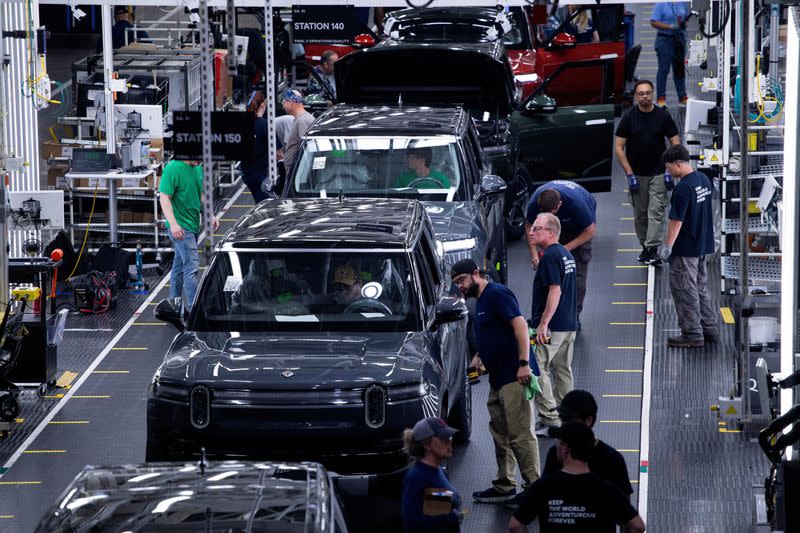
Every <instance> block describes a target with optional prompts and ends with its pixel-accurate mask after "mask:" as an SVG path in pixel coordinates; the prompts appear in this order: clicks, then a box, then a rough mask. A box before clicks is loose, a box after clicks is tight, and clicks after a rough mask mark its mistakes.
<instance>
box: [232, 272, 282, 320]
mask: <svg viewBox="0 0 800 533" xmlns="http://www.w3.org/2000/svg"><path fill="white" fill-rule="evenodd" d="M271 293H272V285H271V276H270V269H269V264H268V262H267V261H259V260H258V259H257V258H253V259H252V260H251V261H250V265H249V266H248V269H247V274H246V275H245V276H244V278H243V279H242V284H241V285H239V287H238V288H237V289H236V291H235V292H234V293H233V295H232V296H231V313H232V314H241V313H258V312H260V311H263V310H265V309H267V308H268V307H269V303H270V300H271Z"/></svg>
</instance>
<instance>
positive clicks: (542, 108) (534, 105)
mask: <svg viewBox="0 0 800 533" xmlns="http://www.w3.org/2000/svg"><path fill="white" fill-rule="evenodd" d="M525 111H526V112H527V113H530V114H537V115H538V114H545V113H555V112H556V111H558V104H557V103H556V100H555V98H553V97H552V96H548V95H546V94H537V95H536V96H534V97H533V98H531V99H530V100H528V101H527V102H526V103H525Z"/></svg>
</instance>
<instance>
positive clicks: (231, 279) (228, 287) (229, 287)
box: [222, 276, 242, 292]
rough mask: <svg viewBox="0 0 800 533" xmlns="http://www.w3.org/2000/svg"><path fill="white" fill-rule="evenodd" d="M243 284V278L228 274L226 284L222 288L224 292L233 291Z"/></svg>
mask: <svg viewBox="0 0 800 533" xmlns="http://www.w3.org/2000/svg"><path fill="white" fill-rule="evenodd" d="M241 284H242V279H241V278H238V277H236V276H228V277H227V278H225V286H224V287H223V288H222V290H223V291H224V292H233V291H235V290H236V289H238V288H239V286H240V285H241Z"/></svg>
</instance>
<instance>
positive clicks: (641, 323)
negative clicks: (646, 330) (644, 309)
mask: <svg viewBox="0 0 800 533" xmlns="http://www.w3.org/2000/svg"><path fill="white" fill-rule="evenodd" d="M608 325H609V326H644V322H609V323H608Z"/></svg>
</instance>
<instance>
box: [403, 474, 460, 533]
mask: <svg viewBox="0 0 800 533" xmlns="http://www.w3.org/2000/svg"><path fill="white" fill-rule="evenodd" d="M425 489H444V490H449V491H452V492H453V511H451V512H450V513H448V514H443V515H436V516H428V515H424V514H423V513H422V506H423V503H424V500H425ZM402 501H403V503H402V509H403V530H404V531H406V532H408V533H411V532H413V533H428V532H430V533H438V532H440V531H442V532H448V531H458V527H459V526H458V513H457V512H456V509H458V508H460V507H461V496H459V495H458V492H456V489H455V487H453V484H452V483H450V480H449V479H447V476H445V474H444V471H443V470H442V469H441V468H434V467H432V466H430V465H426V464H425V463H423V462H421V461H416V462H415V463H414V465H413V466H412V467H411V468H410V469H409V470H408V472H406V477H405V479H403V500H402Z"/></svg>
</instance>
